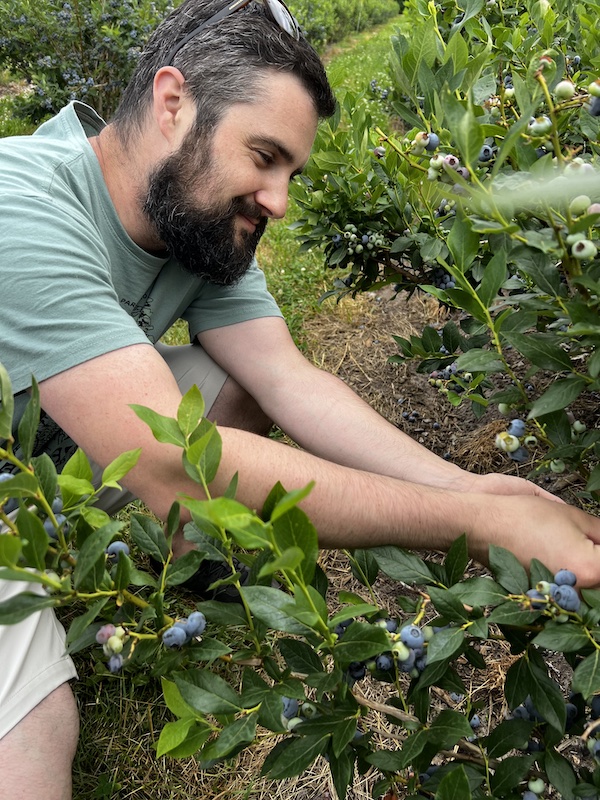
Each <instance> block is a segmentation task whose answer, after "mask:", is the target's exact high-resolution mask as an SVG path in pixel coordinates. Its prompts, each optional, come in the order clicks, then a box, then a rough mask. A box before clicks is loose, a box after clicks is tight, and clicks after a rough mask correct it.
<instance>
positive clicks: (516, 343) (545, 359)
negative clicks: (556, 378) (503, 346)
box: [504, 332, 572, 372]
mask: <svg viewBox="0 0 600 800" xmlns="http://www.w3.org/2000/svg"><path fill="white" fill-rule="evenodd" d="M504 338H505V339H507V340H508V342H509V343H510V344H512V346H513V347H515V348H516V349H517V350H518V351H519V353H521V355H523V356H525V358H527V359H529V361H531V363H532V364H533V365H534V366H536V367H540V369H547V370H550V371H552V372H556V371H558V372H562V371H563V370H567V371H569V372H570V371H571V370H572V366H571V359H570V358H569V356H568V354H567V353H566V352H565V351H564V350H563V349H562V348H561V347H560V346H559V344H558V341H557V337H556V335H554V334H549V333H527V334H524V333H515V332H510V333H505V334H504Z"/></svg>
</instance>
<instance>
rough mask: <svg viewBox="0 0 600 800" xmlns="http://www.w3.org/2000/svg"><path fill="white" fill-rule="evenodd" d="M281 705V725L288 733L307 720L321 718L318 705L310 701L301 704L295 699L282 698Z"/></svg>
mask: <svg viewBox="0 0 600 800" xmlns="http://www.w3.org/2000/svg"><path fill="white" fill-rule="evenodd" d="M281 704H282V712H281V724H282V725H283V727H284V728H286V730H288V731H293V730H294V728H297V727H298V725H300V724H301V723H302V722H303V721H304V720H305V719H314V718H315V717H318V716H319V710H318V708H317V707H316V705H315V704H314V703H310V702H309V701H308V700H303V701H302V703H300V702H298V700H296V698H295V697H282V698H281Z"/></svg>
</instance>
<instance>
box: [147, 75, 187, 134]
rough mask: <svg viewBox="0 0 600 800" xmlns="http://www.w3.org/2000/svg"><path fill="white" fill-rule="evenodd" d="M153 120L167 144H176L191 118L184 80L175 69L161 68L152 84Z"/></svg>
mask: <svg viewBox="0 0 600 800" xmlns="http://www.w3.org/2000/svg"><path fill="white" fill-rule="evenodd" d="M152 88H153V111H154V119H155V122H156V125H157V126H158V129H159V130H160V132H161V134H162V135H163V136H164V137H165V139H167V141H168V142H170V143H173V144H174V145H176V144H177V142H179V141H180V140H181V137H182V135H183V134H184V133H185V132H186V131H187V128H188V125H189V123H190V120H191V119H192V118H193V114H192V109H191V105H192V102H191V98H190V96H189V94H188V92H187V91H186V90H185V78H184V77H183V74H182V73H181V72H180V71H179V70H178V69H177V68H176V67H161V68H160V69H159V70H158V72H157V73H156V75H155V76H154V83H153V87H152Z"/></svg>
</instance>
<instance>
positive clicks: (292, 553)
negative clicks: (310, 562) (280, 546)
mask: <svg viewBox="0 0 600 800" xmlns="http://www.w3.org/2000/svg"><path fill="white" fill-rule="evenodd" d="M303 559H304V552H303V551H302V550H301V549H300V548H299V547H288V548H287V549H286V550H284V551H283V553H282V554H281V555H280V556H278V557H277V558H274V559H273V560H272V561H267V563H266V564H264V566H263V567H262V568H261V570H260V572H259V573H258V577H259V578H263V577H266V576H267V575H273V573H275V572H278V571H280V570H281V571H282V572H285V571H286V570H288V571H293V570H295V569H296V567H299V566H300V564H301V563H302V561H303Z"/></svg>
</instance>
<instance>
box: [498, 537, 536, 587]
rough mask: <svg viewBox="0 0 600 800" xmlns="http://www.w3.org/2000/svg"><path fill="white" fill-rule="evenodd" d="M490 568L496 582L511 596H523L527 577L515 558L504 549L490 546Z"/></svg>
mask: <svg viewBox="0 0 600 800" xmlns="http://www.w3.org/2000/svg"><path fill="white" fill-rule="evenodd" d="M490 567H491V570H492V572H493V573H494V575H495V577H496V580H497V581H498V583H500V584H501V585H502V586H503V587H504V588H505V589H506V590H507V591H508V592H510V593H511V594H524V593H525V592H526V591H527V590H528V589H529V577H528V575H527V573H526V572H525V569H524V567H523V566H521V564H520V562H519V561H518V560H517V558H516V557H515V556H514V555H513V554H512V553H511V552H510V551H509V550H506V549H505V548H504V547H498V545H495V544H492V545H490Z"/></svg>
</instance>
